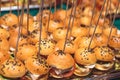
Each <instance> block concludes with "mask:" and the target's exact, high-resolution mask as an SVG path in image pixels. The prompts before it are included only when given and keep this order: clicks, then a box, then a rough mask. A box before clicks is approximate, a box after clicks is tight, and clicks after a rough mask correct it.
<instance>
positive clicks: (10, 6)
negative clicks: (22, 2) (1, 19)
mask: <svg viewBox="0 0 120 80" xmlns="http://www.w3.org/2000/svg"><path fill="white" fill-rule="evenodd" d="M10 13H12V0H10Z"/></svg>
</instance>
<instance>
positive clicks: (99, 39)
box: [94, 34, 108, 46]
mask: <svg viewBox="0 0 120 80" xmlns="http://www.w3.org/2000/svg"><path fill="white" fill-rule="evenodd" d="M94 38H95V41H96V43H97V44H96V45H97V46H106V45H107V41H108V37H107V36H106V35H104V34H95V37H94Z"/></svg>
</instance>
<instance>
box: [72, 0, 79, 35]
mask: <svg viewBox="0 0 120 80" xmlns="http://www.w3.org/2000/svg"><path fill="white" fill-rule="evenodd" d="M73 3H74V2H73ZM77 3H78V0H76V3H74V4H75V6H74V11H73V12H74V13H73V21H72V26H71V29H70V36H71V33H72V28H73V24H74V18H75V15H76V7H77Z"/></svg>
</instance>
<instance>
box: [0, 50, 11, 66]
mask: <svg viewBox="0 0 120 80" xmlns="http://www.w3.org/2000/svg"><path fill="white" fill-rule="evenodd" d="M9 58H10V55H9V54H8V52H7V51H5V50H1V49H0V64H2V63H3V62H4V61H5V60H7V59H9Z"/></svg>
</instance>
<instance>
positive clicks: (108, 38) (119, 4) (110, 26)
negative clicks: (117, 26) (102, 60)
mask: <svg viewBox="0 0 120 80" xmlns="http://www.w3.org/2000/svg"><path fill="white" fill-rule="evenodd" d="M119 5H120V2H119V3H118V5H117V8H116V11H115V15H114V17H113V21H112V23H111V25H110V27H111V28H110V33H109V36H108V41H107V45H108V43H109V40H110V37H111V33H112V28H113V24H114V22H115V18H116V14H117V11H118V9H119Z"/></svg>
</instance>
